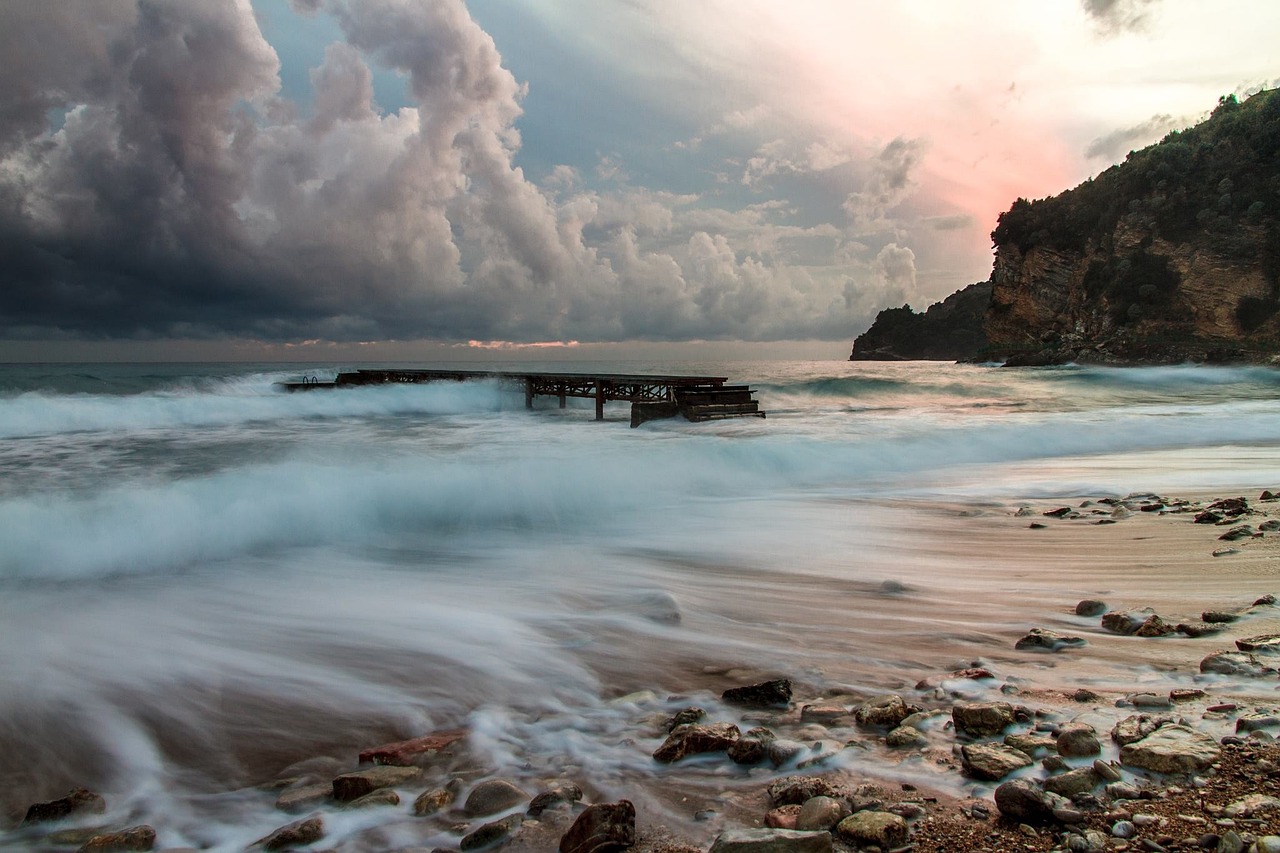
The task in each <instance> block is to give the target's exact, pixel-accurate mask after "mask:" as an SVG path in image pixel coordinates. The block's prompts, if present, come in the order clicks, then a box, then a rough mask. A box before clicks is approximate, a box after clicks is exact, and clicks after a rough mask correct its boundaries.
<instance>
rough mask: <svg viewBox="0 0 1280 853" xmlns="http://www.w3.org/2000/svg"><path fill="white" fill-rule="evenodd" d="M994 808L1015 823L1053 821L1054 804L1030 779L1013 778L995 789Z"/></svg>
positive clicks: (1044, 822)
mask: <svg viewBox="0 0 1280 853" xmlns="http://www.w3.org/2000/svg"><path fill="white" fill-rule="evenodd" d="M995 801H996V808H998V809H999V810H1000V814H1002V815H1004V816H1005V817H1006V818H1008V819H1009V820H1012V821H1014V822H1016V823H1029V824H1046V823H1053V822H1054V820H1055V818H1054V816H1053V809H1054V807H1055V806H1054V805H1053V803H1052V802H1050V800H1049V799H1048V798H1047V796H1046V792H1045V790H1044V789H1043V788H1041V787H1040V786H1039V785H1037V784H1036V783H1035V782H1033V781H1032V780H1030V779H1013V780H1010V781H1008V782H1005V783H1003V784H1001V785H1000V786H999V787H997V788H996V790H995Z"/></svg>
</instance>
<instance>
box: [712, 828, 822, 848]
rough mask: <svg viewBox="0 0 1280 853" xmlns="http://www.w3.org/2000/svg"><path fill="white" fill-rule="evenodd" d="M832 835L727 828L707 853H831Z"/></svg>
mask: <svg viewBox="0 0 1280 853" xmlns="http://www.w3.org/2000/svg"><path fill="white" fill-rule="evenodd" d="M832 849H833V848H832V844H831V833H829V832H797V831H796V830H794V829H729V830H725V831H724V832H722V833H720V835H719V836H718V837H717V838H716V840H715V842H714V843H713V844H712V845H711V850H710V853H831V851H832Z"/></svg>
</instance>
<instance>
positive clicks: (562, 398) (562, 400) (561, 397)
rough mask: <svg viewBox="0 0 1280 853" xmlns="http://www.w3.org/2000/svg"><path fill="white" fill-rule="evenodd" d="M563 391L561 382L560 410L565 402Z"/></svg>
mask: <svg viewBox="0 0 1280 853" xmlns="http://www.w3.org/2000/svg"><path fill="white" fill-rule="evenodd" d="M564 390H565V389H564V383H563V382H561V383H560V408H562V409H563V408H564V401H565V393H564Z"/></svg>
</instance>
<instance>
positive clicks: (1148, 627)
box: [1133, 613, 1176, 637]
mask: <svg viewBox="0 0 1280 853" xmlns="http://www.w3.org/2000/svg"><path fill="white" fill-rule="evenodd" d="M1175 630H1176V629H1175V628H1174V627H1173V626H1172V625H1170V624H1169V623H1168V622H1166V621H1164V620H1163V619H1161V618H1160V617H1159V616H1156V615H1155V614H1154V613H1153V614H1151V615H1150V616H1148V617H1147V618H1146V619H1144V620H1143V621H1142V624H1141V625H1139V626H1138V627H1137V630H1135V631H1134V632H1133V633H1134V635H1136V636H1138V637H1167V636H1169V635H1170V634H1172V633H1174V631H1175Z"/></svg>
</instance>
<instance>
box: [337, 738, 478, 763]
mask: <svg viewBox="0 0 1280 853" xmlns="http://www.w3.org/2000/svg"><path fill="white" fill-rule="evenodd" d="M466 736H467V732H466V730H465V729H452V730H450V731H444V732H435V733H433V734H429V735H424V736H423V737H419V738H413V739H412V740H402V741H397V742H395V743H387V744H383V745H382V746H375V747H373V748H372V749H366V750H364V751H363V752H361V753H360V763H361V764H390V765H393V766H396V767H409V766H412V765H413V764H415V763H417V762H419V761H421V760H423V759H425V758H427V757H429V756H431V755H434V754H435V753H437V752H439V751H440V750H442V749H444V748H445V747H447V746H449V745H450V744H453V743H456V742H457V741H459V740H461V739H462V738H464V737H466Z"/></svg>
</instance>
